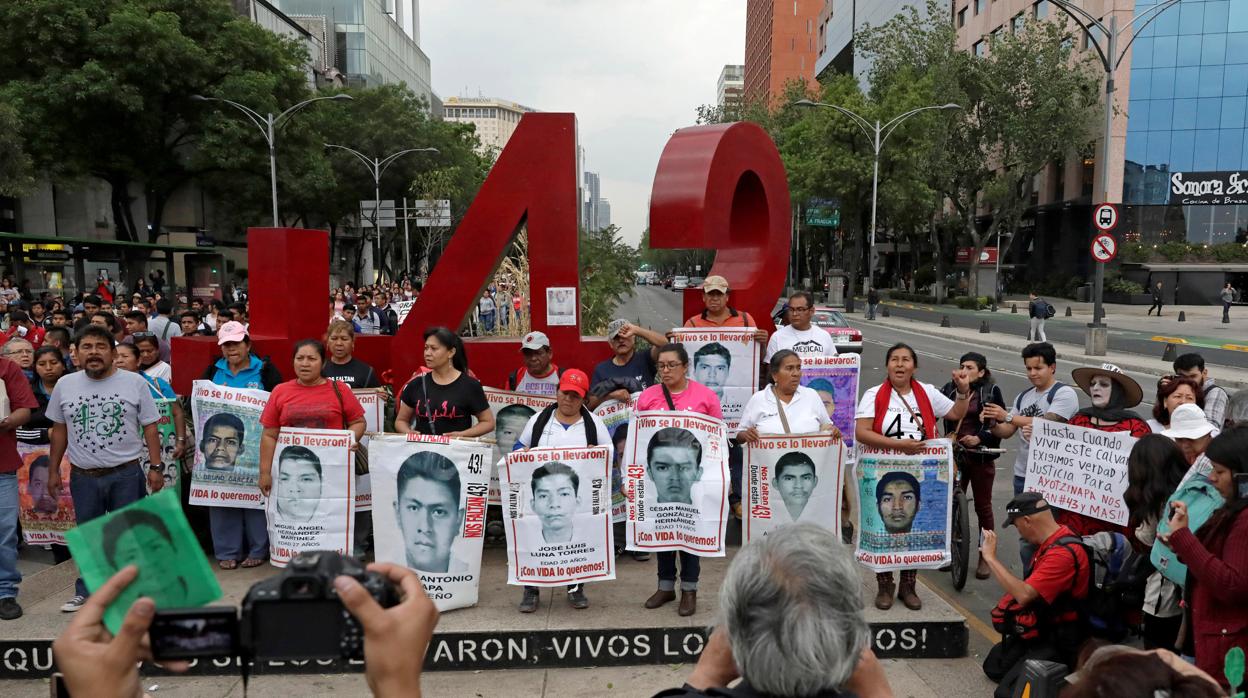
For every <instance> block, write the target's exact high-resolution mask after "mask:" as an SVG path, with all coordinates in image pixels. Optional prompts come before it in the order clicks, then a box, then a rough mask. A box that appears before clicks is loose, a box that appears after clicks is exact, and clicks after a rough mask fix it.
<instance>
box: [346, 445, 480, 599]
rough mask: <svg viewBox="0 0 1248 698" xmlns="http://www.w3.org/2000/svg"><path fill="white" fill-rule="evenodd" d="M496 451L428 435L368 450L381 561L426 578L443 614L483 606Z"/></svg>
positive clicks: (374, 530)
mask: <svg viewBox="0 0 1248 698" xmlns="http://www.w3.org/2000/svg"><path fill="white" fill-rule="evenodd" d="M490 448H491V446H490V444H488V443H485V442H481V441H473V440H466V439H452V438H449V437H446V436H425V435H422V434H406V435H402V434H384V435H378V436H374V437H373V438H372V439H371V440H370V441H369V443H368V461H369V467H370V469H371V472H372V475H373V478H372V479H373V535H374V537H375V540H376V544H377V561H378V562H393V563H395V564H399V565H405V566H407V567H409V568H411V569H413V570H415V571H416V572H418V573H419V574H420V581H421V583H422V584H424V587H425V593H427V594H428V595H429V598H430V599H431V600H433V603H434V605H435V606H437V608H438V610H439V611H449V610H451V609H454V608H464V607H467V606H473V605H476V603H477V595H478V589H479V587H480V583H481V549H482V544H483V543H484V542H485V511H486V497H487V495H488V493H489V487H490V486H489V482H490V474H489V467H490V463H489V462H488V460H487V459H488V458H489V456H490Z"/></svg>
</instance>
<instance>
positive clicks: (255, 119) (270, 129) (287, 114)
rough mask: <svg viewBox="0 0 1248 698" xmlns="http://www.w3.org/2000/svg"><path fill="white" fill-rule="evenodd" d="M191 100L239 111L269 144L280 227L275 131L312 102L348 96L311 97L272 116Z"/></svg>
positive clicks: (195, 97) (237, 106)
mask: <svg viewBox="0 0 1248 698" xmlns="http://www.w3.org/2000/svg"><path fill="white" fill-rule="evenodd" d="M191 99H192V100H193V101H196V102H221V103H223V104H228V105H230V106H231V107H234V108H235V109H237V110H239V111H241V112H242V113H243V114H244V115H245V116H246V117H247V119H248V120H249V121H251V123H253V124H255V126H256V128H258V129H260V135H261V136H263V137H264V142H265V143H268V144H269V184H270V188H271V192H272V195H273V227H274V228H276V227H278V226H279V225H280V223H279V221H278V216H277V130H278V129H280V128H281V127H282V126H284V125H285V124H286V122H287V121H288V120H289V119H290V118H291V117H292V116H294V115H295V112H297V111H299V110H300V109H303V108H304V107H306V106H308V105H309V104H311V103H313V102H321V101H324V100H327V99H332V100H344V99H345V100H349V99H351V95H349V94H336V95H333V96H330V97H313V98H312V99H305V100H303V101H302V102H300V103H298V104H296V105H295V106H293V107H291V108H289V109H287V110H286V111H284V112H282V113H281V114H278V115H277V116H273V113H272V112H269V113H268V114H265V115H263V116H261V114H260V112H258V111H256V110H255V109H252V108H251V107H248V106H245V105H242V104H239V103H238V102H235V101H233V100H229V99H223V98H221V97H205V96H203V95H191Z"/></svg>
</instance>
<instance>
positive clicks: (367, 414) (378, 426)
mask: <svg viewBox="0 0 1248 698" xmlns="http://www.w3.org/2000/svg"><path fill="white" fill-rule="evenodd" d="M351 392H352V393H353V394H354V395H355V399H357V400H359V401H360V407H363V408H364V436H363V438H361V439H360V449H361V451H364V452H367V450H368V440H369V438H370V437H369V434H377V433H380V432H382V431H383V430H384V427H385V423H386V392H385V391H384V390H381V389H379V388H358V389H356V390H352V391H351ZM372 508H373V486H372V482H371V476H370V474H369V473H364V474H363V475H356V476H355V510H356V511H371V510H372Z"/></svg>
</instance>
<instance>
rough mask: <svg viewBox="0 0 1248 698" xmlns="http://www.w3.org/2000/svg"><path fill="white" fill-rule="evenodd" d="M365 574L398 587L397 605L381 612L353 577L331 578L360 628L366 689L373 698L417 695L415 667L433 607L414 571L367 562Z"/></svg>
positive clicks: (433, 621) (432, 623)
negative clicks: (371, 693) (360, 625)
mask: <svg viewBox="0 0 1248 698" xmlns="http://www.w3.org/2000/svg"><path fill="white" fill-rule="evenodd" d="M368 570H369V572H371V573H376V574H378V575H380V576H381V577H382V578H383V579H385V580H387V581H388V582H389V583H391V584H393V585H394V586H396V587H398V589H399V595H400V597H401V598H402V601H400V602H399V604H398V605H397V606H393V607H390V608H383V607H382V606H381V605H380V604H378V603H377V601H376V600H375V599H374V597H373V595H372V594H370V593H369V591H368V590H367V589H365V588H364V587H363V586H362V585H361V584H360V583H359V582H358V581H356V580H355V579H353V578H351V577H346V576H341V577H338V578H337V579H335V580H334V588H335V589H337V590H338V597H339V598H341V599H342V605H343V606H346V608H347V610H348V611H350V612H351V614H352V615H354V616H355V617H356V618H358V619H359V621H360V623H361V624H362V625H363V626H364V667H365V674H366V676H367V677H368V687H369V688H370V689H371V690H372V692H373V695H375V696H419V695H420V669H421V665H422V663H423V660H424V656H425V650H426V649H427V648H428V647H429V642H430V640H431V639H432V638H433V629H434V627H436V626H437V624H438V609H437V608H435V607H434V605H433V602H432V601H430V600H429V597H428V596H426V595H425V588H424V586H423V585H422V584H421V583H420V577H418V576H417V575H416V573H415V572H413V571H411V570H409V569H407V568H406V567H401V566H399V565H394V564H390V563H373V564H371V565H369V566H368Z"/></svg>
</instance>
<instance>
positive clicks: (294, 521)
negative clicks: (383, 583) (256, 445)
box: [265, 427, 355, 567]
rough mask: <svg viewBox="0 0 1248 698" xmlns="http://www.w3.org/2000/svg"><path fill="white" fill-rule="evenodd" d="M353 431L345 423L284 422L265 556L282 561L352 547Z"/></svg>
mask: <svg viewBox="0 0 1248 698" xmlns="http://www.w3.org/2000/svg"><path fill="white" fill-rule="evenodd" d="M354 444H355V435H354V434H352V433H351V432H350V431H346V430H344V429H301V428H292V427H283V428H282V430H281V431H280V432H279V433H278V435H277V451H276V452H274V454H273V491H272V493H271V496H270V497H269V499H268V502H267V504H266V507H265V513H266V515H267V516H268V519H269V561H270V562H272V563H273V566H274V567H285V566H286V563H288V562H290V559H291V558H292V557H294V556H295V555H296V554H298V553H301V552H304V551H308V550H333V551H336V552H339V553H342V554H343V555H350V554H351V553H352V541H353V540H354V538H352V535H353V534H354V530H353V529H354V526H355V464H354V462H353V460H352V458H353V456H354V455H355V454H354V453H353V452H352V451H351V447H352V446H353V445H354Z"/></svg>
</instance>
